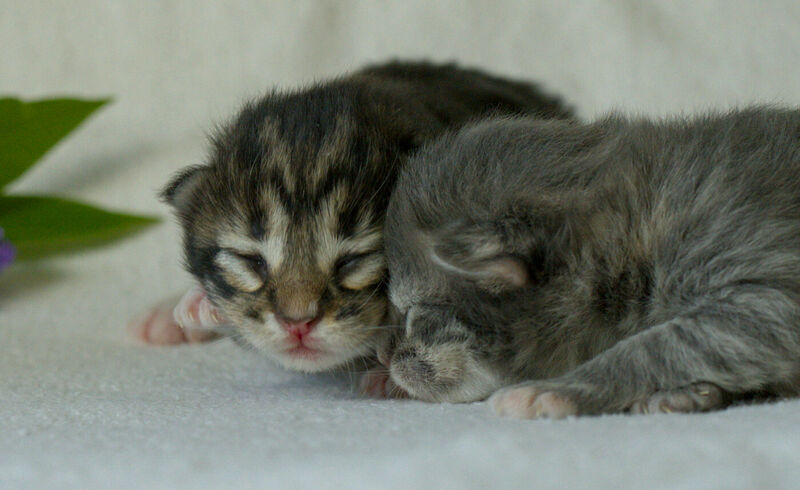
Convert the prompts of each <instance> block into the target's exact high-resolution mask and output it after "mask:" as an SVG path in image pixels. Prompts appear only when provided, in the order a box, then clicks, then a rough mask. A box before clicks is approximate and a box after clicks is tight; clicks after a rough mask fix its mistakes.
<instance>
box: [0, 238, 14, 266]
mask: <svg viewBox="0 0 800 490" xmlns="http://www.w3.org/2000/svg"><path fill="white" fill-rule="evenodd" d="M16 255H17V251H16V250H14V247H13V245H11V244H10V243H8V242H6V241H0V271H1V270H3V269H5V268H6V267H8V266H9V264H11V262H13V261H14V257H16Z"/></svg>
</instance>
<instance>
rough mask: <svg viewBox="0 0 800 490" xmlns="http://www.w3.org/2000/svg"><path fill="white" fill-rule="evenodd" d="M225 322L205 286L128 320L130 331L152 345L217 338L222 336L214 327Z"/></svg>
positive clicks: (191, 290)
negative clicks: (204, 288) (205, 291)
mask: <svg viewBox="0 0 800 490" xmlns="http://www.w3.org/2000/svg"><path fill="white" fill-rule="evenodd" d="M224 324H225V322H224V320H223V319H222V317H221V316H220V314H219V312H217V310H216V308H214V306H213V305H212V304H211V302H210V301H209V300H208V298H207V297H206V295H205V293H204V292H203V290H202V288H200V287H193V288H192V289H190V290H189V291H187V292H186V294H184V295H183V296H182V297H180V298H177V297H176V298H170V299H167V300H164V301H162V302H160V303H158V304H157V305H155V306H154V307H152V308H150V309H148V310H146V311H144V312H142V313H141V314H140V315H138V316H137V317H135V318H134V319H133V320H131V321H130V322H129V323H128V331H129V332H130V333H131V335H133V336H134V337H136V338H137V339H139V340H141V341H143V342H145V343H148V344H154V345H172V344H181V343H185V342H208V341H210V340H214V339H216V338H217V337H219V333H217V332H216V331H215V330H214V329H215V328H218V327H220V326H223V325H224Z"/></svg>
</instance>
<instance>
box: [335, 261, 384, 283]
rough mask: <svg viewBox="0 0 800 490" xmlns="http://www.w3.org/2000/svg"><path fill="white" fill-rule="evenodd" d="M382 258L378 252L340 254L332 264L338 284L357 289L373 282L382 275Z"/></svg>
mask: <svg viewBox="0 0 800 490" xmlns="http://www.w3.org/2000/svg"><path fill="white" fill-rule="evenodd" d="M383 269H384V259H383V255H382V254H380V253H378V252H365V253H354V254H347V255H343V256H341V257H340V258H339V259H337V260H336V263H335V264H334V266H333V271H334V275H335V277H336V279H337V281H338V282H339V285H340V286H341V287H343V288H345V289H350V290H358V289H363V288H365V287H367V286H370V285H372V284H374V283H375V282H376V281H378V280H380V279H381V278H382V277H383Z"/></svg>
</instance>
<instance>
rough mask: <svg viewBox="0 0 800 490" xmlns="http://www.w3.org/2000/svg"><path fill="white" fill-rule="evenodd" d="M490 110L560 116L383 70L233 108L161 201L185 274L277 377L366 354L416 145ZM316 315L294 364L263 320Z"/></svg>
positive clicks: (495, 88) (522, 97)
mask: <svg viewBox="0 0 800 490" xmlns="http://www.w3.org/2000/svg"><path fill="white" fill-rule="evenodd" d="M490 113H525V114H529V115H535V116H539V117H561V118H564V117H568V116H569V111H568V110H567V109H565V108H564V107H563V106H562V105H561V103H560V102H559V101H558V100H557V99H554V98H551V97H548V96H545V95H543V94H542V93H540V92H539V91H538V89H537V88H536V87H535V86H534V85H531V84H528V83H523V82H516V81H509V80H503V79H499V78H496V77H493V76H490V75H488V74H485V73H482V72H479V71H475V70H466V69H461V68H458V67H456V66H454V65H432V64H428V63H401V62H392V63H388V64H385V65H378V66H373V67H368V68H365V69H363V70H361V71H358V72H356V73H354V74H351V75H349V76H345V77H342V78H338V79H334V80H331V81H327V82H324V83H320V84H315V85H312V86H310V87H307V88H304V89H301V90H297V91H292V92H288V93H277V92H276V93H272V94H269V95H267V96H266V97H264V98H262V99H260V100H257V101H255V102H252V103H250V104H247V105H246V106H245V107H244V108H243V109H242V111H241V112H240V113H239V114H238V116H237V117H236V118H235V119H234V120H233V121H231V122H230V123H228V124H226V125H224V126H223V127H222V128H220V129H219V131H218V132H217V133H216V135H215V136H214V138H213V140H212V145H211V155H210V157H209V160H208V162H207V163H206V164H205V165H200V166H194V167H189V168H187V169H186V170H184V171H183V172H181V173H180V174H179V175H178V176H176V177H175V179H174V180H173V181H172V182H171V183H170V184H169V185H168V186H167V188H166V189H165V190H164V192H163V196H164V198H165V200H166V201H167V202H169V203H170V204H171V205H172V206H173V207H174V208H175V211H176V214H177V215H178V217H179V218H180V221H181V224H182V226H183V229H184V249H185V262H186V267H187V269H188V270H189V272H191V273H192V274H193V275H194V276H195V278H196V279H197V280H198V281H199V282H200V284H202V286H203V287H204V289H205V290H206V291H207V293H208V295H209V297H210V299H211V301H212V302H213V303H214V304H215V305H216V306H217V308H219V309H220V310H221V312H222V313H223V314H224V315H225V316H226V317H227V318H228V319H229V320H231V321H232V322H233V324H234V325H235V327H236V332H237V334H236V337H237V338H238V339H239V340H240V341H242V342H243V343H245V344H249V345H251V346H254V347H256V348H258V349H260V350H262V351H264V352H266V353H268V354H270V355H271V356H272V357H273V358H275V359H276V360H278V361H279V362H280V363H281V364H283V365H284V366H286V367H288V368H292V369H299V370H304V371H318V370H322V369H328V368H332V367H335V366H340V365H342V364H345V363H347V362H348V361H352V360H354V359H357V358H360V357H362V356H365V355H369V354H371V353H372V352H373V351H374V348H375V346H376V345H377V344H378V343H380V342H381V339H382V338H383V337H384V336H385V335H387V332H388V330H387V329H385V328H383V329H382V328H379V326H381V325H382V324H383V323H385V316H386V314H387V308H388V302H387V299H386V293H385V289H386V277H385V276H386V267H385V259H384V254H383V224H384V223H383V222H384V215H385V209H386V206H387V203H388V199H389V195H390V191H391V190H392V187H393V185H394V180H395V176H396V173H397V170H398V169H399V167H400V166H401V165H402V163H403V162H404V160H405V158H406V157H407V156H408V155H409V154H410V152H412V151H414V150H415V149H416V148H417V147H418V146H419V145H420V144H422V143H424V142H426V141H429V140H430V139H432V138H434V137H435V136H437V135H439V134H441V133H442V132H443V131H445V130H446V129H448V128H453V127H457V126H460V125H463V124H465V123H466V122H468V121H469V120H471V119H475V118H478V117H480V116H482V115H486V114H490ZM276 315H278V316H281V317H283V318H294V319H303V318H311V317H318V316H321V321H320V323H319V324H318V326H317V327H316V328H315V331H314V333H313V335H312V336H311V337H310V338H311V339H312V340H311V341H312V343H313V347H314V348H315V349H317V350H318V351H319V352H318V353H317V355H314V356H306V357H298V356H294V355H291V354H289V353H287V350H288V349H289V348H290V347H291V344H290V342H289V339H288V337H287V334H286V332H285V331H284V330H283V329H282V328H281V327H280V325H279V324H278V322H277V321H276Z"/></svg>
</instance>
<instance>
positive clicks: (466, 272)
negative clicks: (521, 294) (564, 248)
mask: <svg viewBox="0 0 800 490" xmlns="http://www.w3.org/2000/svg"><path fill="white" fill-rule="evenodd" d="M465 238H468V236H464V235H462V236H457V237H453V236H451V237H449V238H447V239H445V240H442V241H441V242H439V243H438V244H436V245H435V246H434V247H433V249H432V251H431V260H432V261H433V262H434V263H435V264H437V265H438V266H439V267H441V268H443V269H444V270H446V271H448V272H450V273H453V274H458V275H460V276H462V277H463V278H464V279H467V280H470V281H474V282H475V283H477V284H478V285H479V286H480V287H481V288H483V289H486V290H488V291H491V292H494V293H500V292H503V291H510V290H513V289H518V288H521V287H524V286H526V285H527V284H528V283H529V282H530V280H531V277H530V273H529V270H528V264H527V263H526V262H525V261H524V260H523V259H522V258H521V257H519V256H517V255H515V254H513V253H508V252H507V251H505V250H504V247H503V246H502V244H501V243H500V242H499V240H497V239H496V238H494V237H488V238H487V237H483V238H482V239H476V240H469V239H466V240H465Z"/></svg>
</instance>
